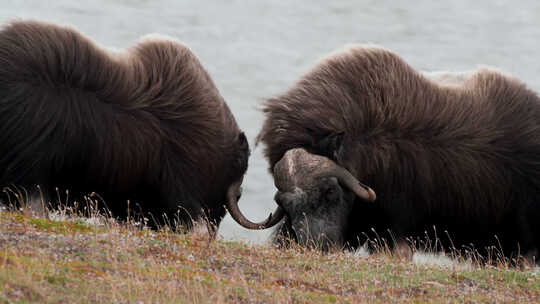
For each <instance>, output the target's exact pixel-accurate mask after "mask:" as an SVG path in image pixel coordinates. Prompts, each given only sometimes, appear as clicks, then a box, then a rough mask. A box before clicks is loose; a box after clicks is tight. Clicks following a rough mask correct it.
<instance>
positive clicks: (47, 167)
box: [0, 21, 253, 227]
mask: <svg viewBox="0 0 540 304" xmlns="http://www.w3.org/2000/svg"><path fill="white" fill-rule="evenodd" d="M0 118H1V120H0V143H1V145H0V167H1V169H2V170H1V171H0V184H1V186H3V187H6V186H15V188H16V189H18V190H17V191H21V192H25V191H26V192H28V196H29V197H35V196H38V197H39V196H44V200H45V201H49V200H51V201H53V202H57V201H58V200H63V199H69V200H79V201H80V200H82V199H83V197H84V196H85V195H88V194H90V193H96V194H98V195H99V197H100V198H102V199H103V201H104V202H105V204H106V205H107V207H108V209H109V210H110V211H112V213H113V214H114V215H115V216H119V217H123V216H126V215H127V214H126V212H127V208H128V201H129V206H130V208H131V209H132V210H134V211H141V212H142V213H143V214H145V215H147V216H149V217H150V216H151V217H152V218H154V219H155V220H156V221H158V222H160V221H161V220H163V216H164V215H165V216H166V217H167V218H168V220H169V221H170V222H172V221H174V220H176V219H178V220H179V221H180V223H181V224H183V225H186V226H187V227H190V226H191V225H192V220H197V219H200V218H207V219H208V220H209V221H210V222H211V223H213V224H214V225H218V224H219V222H220V220H221V219H222V217H223V216H224V215H225V212H226V210H225V207H224V205H226V206H227V208H228V210H229V211H230V212H231V214H232V215H233V217H234V218H235V219H236V220H238V221H239V222H240V223H241V224H242V223H245V222H246V223H247V224H248V226H249V224H253V223H250V222H249V221H247V220H246V219H245V218H244V217H243V216H242V214H241V213H240V212H239V210H238V206H237V199H238V198H239V196H240V185H241V183H242V180H243V176H244V173H245V171H246V169H247V165H248V156H249V147H248V143H247V141H246V137H245V136H244V134H243V133H242V132H241V131H240V130H239V128H238V126H237V124H236V121H235V119H234V117H233V115H232V114H231V112H230V110H229V108H228V107H227V104H226V103H225V101H224V100H223V98H222V97H221V95H220V94H219V92H218V90H217V88H216V87H215V85H214V83H213V81H212V79H211V78H210V76H209V75H208V73H207V72H206V71H205V69H204V68H203V67H202V66H201V63H200V62H199V60H198V59H197V57H196V56H195V55H194V54H193V53H192V52H191V51H190V50H189V49H188V48H187V47H186V46H184V45H182V44H180V43H178V42H175V41H170V40H165V39H157V40H146V41H142V42H140V43H139V44H137V45H136V46H134V47H132V48H130V49H129V50H128V51H126V52H125V53H122V54H113V53H111V52H108V51H106V50H105V49H102V48H100V47H98V46H96V45H95V44H94V43H93V42H92V41H90V40H89V39H87V38H85V37H84V36H83V35H81V34H80V33H78V32H77V31H75V30H73V29H70V28H66V27H60V26H56V25H52V24H46V23H42V22H37V21H15V22H12V23H10V24H8V25H6V26H4V27H3V28H1V30H0ZM38 185H39V187H37V186H38ZM20 189H23V190H20ZM57 189H59V190H57ZM66 190H68V191H69V192H68V194H66V192H65V191H66ZM5 193H8V194H9V191H7V192H6V191H5ZM6 195H7V194H6ZM68 195H69V197H66V196H68ZM7 199H9V198H7V197H4V199H3V200H7ZM249 227H251V226H249Z"/></svg>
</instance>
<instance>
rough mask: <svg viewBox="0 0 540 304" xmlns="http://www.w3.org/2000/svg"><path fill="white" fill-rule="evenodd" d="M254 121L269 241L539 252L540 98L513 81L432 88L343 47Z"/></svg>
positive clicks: (495, 75)
mask: <svg viewBox="0 0 540 304" xmlns="http://www.w3.org/2000/svg"><path fill="white" fill-rule="evenodd" d="M450 80H452V79H450ZM264 112H265V114H266V121H265V123H264V126H263V129H262V131H261V133H260V135H259V140H260V141H262V142H263V143H264V144H265V146H266V149H265V154H266V157H267V158H268V161H269V163H270V170H271V172H272V173H273V176H274V181H275V184H276V187H277V189H278V192H277V194H276V196H275V200H276V202H277V204H278V205H279V212H278V213H283V214H284V215H285V220H284V221H283V222H282V224H281V226H280V227H279V229H278V230H277V236H276V237H277V240H281V238H280V236H283V235H289V236H290V237H291V238H292V239H293V240H295V241H297V242H299V243H302V244H306V245H312V246H315V247H320V248H323V249H327V248H328V247H329V246H339V247H341V246H349V247H352V248H355V247H358V246H360V245H362V244H363V243H364V242H365V241H366V240H367V239H369V238H373V239H375V238H386V239H387V241H388V242H389V243H391V244H395V243H394V242H392V241H393V240H397V241H398V244H399V243H400V242H401V241H403V240H405V238H408V237H413V238H417V237H425V236H428V237H430V238H432V239H433V240H435V239H437V242H438V244H440V245H442V246H443V247H444V248H462V247H463V246H467V247H474V248H476V249H482V248H486V247H488V246H496V247H497V248H498V249H502V250H503V251H504V253H505V254H512V253H518V252H520V253H521V254H524V253H528V254H534V253H535V250H536V249H537V248H538V246H539V245H540V225H539V224H538V219H539V218H540V202H539V194H540V98H539V97H538V96H537V94H536V93H534V92H533V91H531V90H529V89H528V88H527V87H526V86H525V85H524V84H523V83H522V82H520V81H519V80H517V79H515V78H512V77H509V76H507V75H504V74H502V73H500V72H498V71H494V70H490V69H485V68H482V69H479V70H477V71H475V72H472V73H468V74H464V75H461V76H460V78H456V79H453V80H452V81H447V80H444V79H442V78H441V79H439V80H438V81H434V80H430V79H428V78H427V77H425V76H423V75H422V74H421V73H418V72H416V71H415V70H414V69H412V68H411V67H410V66H409V65H408V64H407V63H406V62H405V61H403V60H402V59H401V58H400V57H399V56H397V55H395V54H393V53H392V52H390V51H387V50H383V49H379V48H373V47H360V46H354V47H351V48H348V49H346V50H344V51H341V52H338V53H336V54H334V55H332V56H330V57H329V58H327V59H325V60H323V61H322V62H321V63H319V64H318V65H317V66H316V67H315V68H313V69H312V70H311V71H310V72H309V73H307V74H306V75H304V76H303V77H302V78H301V79H300V80H299V81H298V82H296V84H295V85H294V86H293V87H292V88H290V89H289V90H288V91H287V92H286V93H285V94H283V95H281V96H279V97H276V98H272V99H269V100H268V101H267V103H266V104H265V107H264ZM360 182H362V183H365V184H366V185H369V187H368V186H365V185H364V184H362V183H360ZM370 187H371V188H373V189H374V190H375V191H373V190H371V188H370ZM375 192H376V193H377V195H376V196H375Z"/></svg>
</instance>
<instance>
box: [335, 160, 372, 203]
mask: <svg viewBox="0 0 540 304" xmlns="http://www.w3.org/2000/svg"><path fill="white" fill-rule="evenodd" d="M329 173H331V174H332V175H334V176H335V177H337V178H338V179H339V181H340V182H342V183H343V184H345V186H347V187H348V188H349V189H350V190H351V191H353V192H354V193H356V195H358V196H359V197H361V198H363V199H365V200H368V201H374V200H375V199H377V195H376V194H375V192H374V191H373V190H371V188H369V187H368V186H366V185H364V184H362V183H361V182H359V181H358V180H357V179H356V177H354V176H353V175H352V174H351V173H350V172H349V171H347V170H346V169H345V168H343V167H340V166H338V165H337V164H335V165H334V166H333V168H332V169H330V170H329Z"/></svg>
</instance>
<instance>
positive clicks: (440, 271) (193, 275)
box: [0, 211, 540, 303]
mask: <svg viewBox="0 0 540 304" xmlns="http://www.w3.org/2000/svg"><path fill="white" fill-rule="evenodd" d="M539 301H540V274H539V273H538V272H536V270H535V269H518V268H511V267H505V266H504V265H501V266H500V267H493V266H478V265H474V264H473V265H470V264H469V265H463V264H460V263H454V264H452V265H451V266H448V267H440V266H436V265H426V264H423V265H418V264H415V263H412V262H411V261H406V260H402V259H399V258H397V257H393V256H392V255H390V254H387V253H380V254H374V255H370V256H369V257H359V256H356V255H355V254H354V253H350V252H338V253H331V254H321V253H319V252H316V251H312V250H307V249H303V248H291V249H276V248H273V247H272V246H263V245H247V244H244V243H239V242H228V241H222V240H216V241H210V240H209V238H208V236H207V235H205V234H178V233H172V232H170V231H167V230H162V231H151V230H145V229H139V228H137V227H135V226H133V225H130V224H119V223H116V222H114V221H110V220H109V221H105V223H99V222H90V223H87V222H85V221H84V219H80V218H73V219H71V218H64V219H62V220H53V219H45V218H36V217H31V216H28V215H24V214H21V213H17V212H8V211H4V212H0V303H362V302H378V303H389V302H400V303H401V302H405V303H432V302H433V303H455V302H458V303H461V302H462V303H482V302H497V303H499V302H508V303H510V302H511V303H517V302H521V303H534V302H539Z"/></svg>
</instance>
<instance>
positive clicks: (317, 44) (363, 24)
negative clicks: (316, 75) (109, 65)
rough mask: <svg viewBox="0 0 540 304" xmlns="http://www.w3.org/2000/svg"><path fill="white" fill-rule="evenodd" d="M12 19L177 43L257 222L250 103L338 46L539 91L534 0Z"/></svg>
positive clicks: (133, 6) (124, 42)
mask: <svg viewBox="0 0 540 304" xmlns="http://www.w3.org/2000/svg"><path fill="white" fill-rule="evenodd" d="M516 3H519V5H516ZM15 17H21V18H38V19H42V20H47V21H51V22H55V23H59V24H67V25H72V26H74V27H75V28H77V29H79V30H80V31H82V32H83V33H85V34H86V35H88V36H90V37H91V38H92V39H93V40H94V41H96V42H97V43H99V44H100V45H102V46H106V47H111V48H118V49H122V48H126V47H129V46H131V45H133V44H134V43H136V41H137V40H138V38H139V37H140V36H142V35H145V34H150V33H160V34H164V35H168V36H171V37H174V38H176V39H179V40H181V41H183V42H184V43H185V44H187V45H188V46H189V47H190V48H191V49H192V50H193V51H194V52H195V54H197V56H198V57H199V58H200V60H201V61H202V63H203V65H204V66H205V68H206V69H207V70H208V71H209V72H210V74H211V75H212V77H213V79H214V81H215V82H216V85H217V86H218V88H219V90H220V91H221V94H222V95H223V96H224V97H225V99H226V100H227V102H228V103H229V105H230V107H231V109H232V111H233V113H234V114H235V116H236V119H237V121H238V123H239V124H240V127H241V128H242V129H244V130H245V132H246V134H247V135H248V138H249V139H250V143H251V148H252V157H251V159H250V166H249V170H248V173H247V176H246V178H245V182H244V195H243V197H242V200H241V202H240V208H241V209H242V210H243V211H244V213H245V214H246V215H247V216H248V217H249V218H250V219H252V220H262V219H264V218H265V217H266V216H267V215H268V213H269V212H271V211H272V210H273V209H274V207H275V205H274V203H273V201H272V198H273V194H274V186H273V182H272V179H271V177H270V176H269V174H268V173H267V165H266V162H265V160H264V159H263V158H262V154H261V150H262V149H261V147H258V148H256V147H254V145H253V144H254V139H255V136H256V134H257V133H258V131H259V130H260V127H261V124H262V120H263V116H262V114H261V113H260V112H259V111H258V110H257V107H258V106H259V105H260V103H261V101H262V100H263V99H264V98H267V97H270V96H273V95H276V94H278V93H280V92H283V91H284V90H286V89H287V88H288V86H290V85H291V84H292V83H293V81H294V80H295V79H297V78H298V77H299V76H300V75H302V74H303V73H305V72H306V71H307V70H308V69H309V67H310V66H312V65H313V64H315V62H317V60H318V59H320V58H322V57H324V56H325V55H326V54H328V53H330V52H331V51H332V50H335V49H337V48H340V47H342V46H343V45H345V44H348V43H372V44H377V45H380V46H383V47H385V48H387V49H390V50H393V51H395V52H397V53H398V54H400V55H401V56H402V57H403V58H404V59H405V60H407V61H408V62H409V63H410V64H411V65H412V66H413V67H415V68H417V69H419V70H425V71H437V70H445V71H462V70H470V69H474V68H475V67H477V66H478V65H490V66H497V67H499V68H501V69H502V70H505V71H507V72H509V73H511V74H514V75H515V76H517V77H519V78H521V79H522V80H524V81H525V82H526V83H527V84H528V85H529V86H530V87H531V88H533V89H535V90H537V91H539V90H540V81H539V78H540V73H539V72H540V64H539V63H537V62H536V60H537V57H538V54H537V53H538V52H537V49H538V46H539V45H540V44H539V43H538V42H537V39H539V38H540V18H539V17H540V2H538V1H532V0H527V1H519V2H518V1H486V0H478V1H465V0H455V1H440V2H436V1H427V0H424V1H382V0H377V1H367V0H360V1H351V0H349V1H308V0H302V1H267V2H262V1H230V0H229V1H202V0H193V1H174V0H165V1H146V0H107V1H105V0H95V1H88V2H85V3H83V2H82V1H81V2H79V1H73V0H60V1H52V0H50V1H41V0H36V1H22V0H0V23H5V22H6V21H8V20H10V19H13V18H15ZM220 233H221V235H222V236H223V237H224V238H226V239H236V240H246V241H251V242H263V241H265V240H266V239H267V238H268V235H269V231H248V230H246V229H243V228H241V227H240V226H239V225H237V224H236V223H235V222H234V221H233V220H231V218H230V217H229V216H227V217H226V218H225V220H224V221H223V222H222V224H221V227H220Z"/></svg>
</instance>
